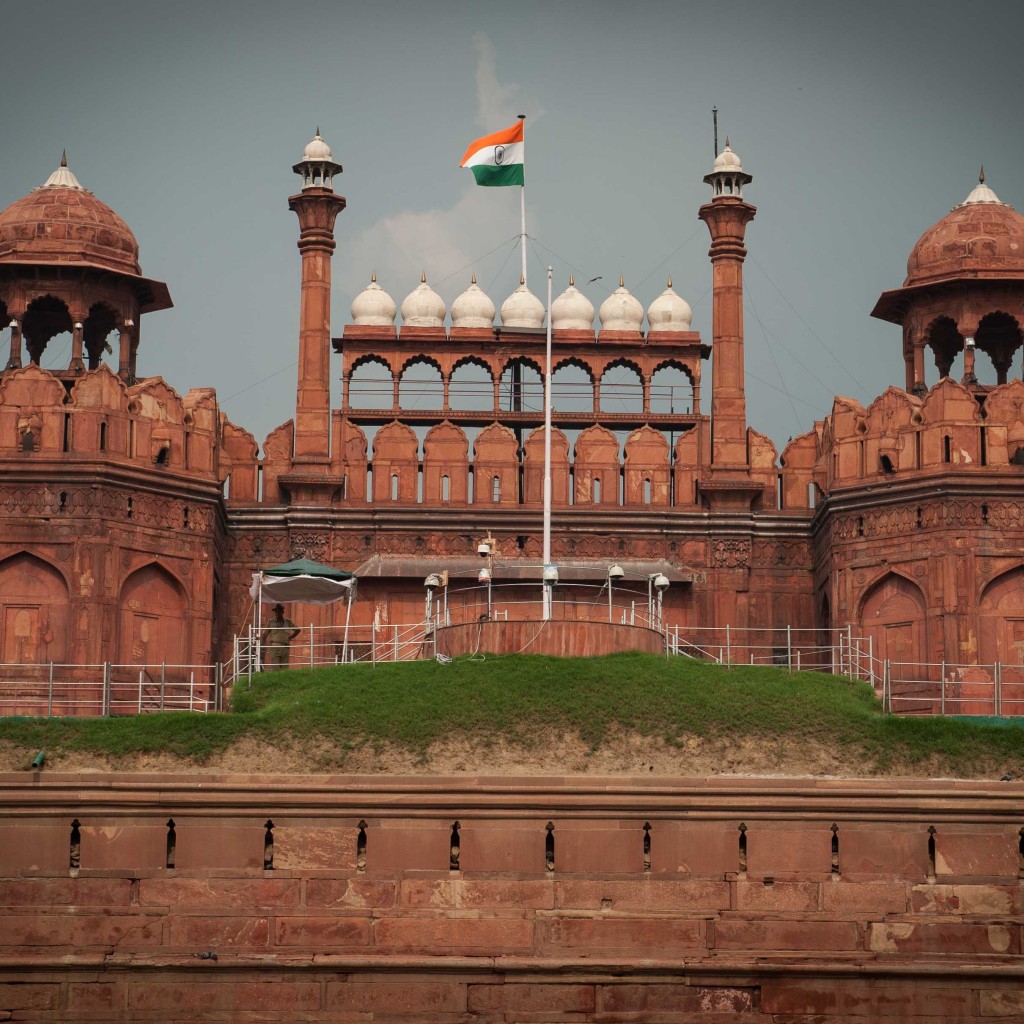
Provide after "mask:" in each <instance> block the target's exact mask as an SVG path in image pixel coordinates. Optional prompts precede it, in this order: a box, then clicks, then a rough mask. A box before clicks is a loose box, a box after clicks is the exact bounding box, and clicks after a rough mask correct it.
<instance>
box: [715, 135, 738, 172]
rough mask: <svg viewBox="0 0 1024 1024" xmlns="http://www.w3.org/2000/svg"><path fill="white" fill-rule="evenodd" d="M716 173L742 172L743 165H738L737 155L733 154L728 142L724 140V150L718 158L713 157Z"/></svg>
mask: <svg viewBox="0 0 1024 1024" xmlns="http://www.w3.org/2000/svg"><path fill="white" fill-rule="evenodd" d="M714 169H715V170H716V171H742V170H743V165H742V164H741V163H740V155H739V153H734V152H733V151H732V147H731V146H730V145H729V140H728V139H726V140H725V149H723V150H722V152H721V153H719V154H718V156H716V157H715V167H714Z"/></svg>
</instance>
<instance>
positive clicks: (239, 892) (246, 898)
mask: <svg viewBox="0 0 1024 1024" xmlns="http://www.w3.org/2000/svg"><path fill="white" fill-rule="evenodd" d="M299 893H300V881H299V879H297V878H142V879H140V880H139V904H140V905H141V906H143V907H172V908H174V907H219V908H223V909H229V908H235V907H253V908H255V907H295V906H298V903H299Z"/></svg>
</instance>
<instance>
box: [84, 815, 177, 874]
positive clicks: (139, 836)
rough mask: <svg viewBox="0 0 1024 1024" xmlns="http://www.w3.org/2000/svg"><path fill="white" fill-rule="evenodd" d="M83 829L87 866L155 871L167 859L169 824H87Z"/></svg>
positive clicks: (104, 868) (85, 863)
mask: <svg viewBox="0 0 1024 1024" xmlns="http://www.w3.org/2000/svg"><path fill="white" fill-rule="evenodd" d="M80 832H81V836H82V852H81V866H82V867H83V868H87V869H89V870H92V869H97V870H110V869H113V870H117V871H126V872H127V871H153V870H155V869H157V868H162V867H164V866H165V865H166V863H167V827H166V826H165V825H157V824H152V825H124V824H110V825H83V826H82V827H81V829H80Z"/></svg>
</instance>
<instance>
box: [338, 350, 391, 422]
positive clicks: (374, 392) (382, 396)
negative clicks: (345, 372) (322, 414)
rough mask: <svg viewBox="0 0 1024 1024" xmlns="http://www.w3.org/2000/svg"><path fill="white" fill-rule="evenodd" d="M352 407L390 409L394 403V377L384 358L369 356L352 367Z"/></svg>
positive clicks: (349, 390)
mask: <svg viewBox="0 0 1024 1024" xmlns="http://www.w3.org/2000/svg"><path fill="white" fill-rule="evenodd" d="M347 388H348V405H349V408H351V409H390V408H391V407H392V405H393V404H394V397H395V392H394V378H393V377H392V374H391V367H390V366H388V364H387V363H386V362H384V360H383V359H379V358H377V357H376V356H371V357H368V358H366V359H364V360H362V361H361V362H359V363H357V364H356V365H355V366H353V367H352V372H351V373H350V374H349V378H348V384H347Z"/></svg>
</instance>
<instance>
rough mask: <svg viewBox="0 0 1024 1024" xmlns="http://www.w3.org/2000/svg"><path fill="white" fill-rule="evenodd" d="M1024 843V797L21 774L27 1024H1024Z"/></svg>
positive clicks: (954, 788) (773, 785)
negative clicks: (1019, 1023) (1022, 1023)
mask: <svg viewBox="0 0 1024 1024" xmlns="http://www.w3.org/2000/svg"><path fill="white" fill-rule="evenodd" d="M171 823H173V824H171ZM1022 824H1024V785H1022V784H1019V783H976V782H951V781H937V782H905V783H894V782H874V781H863V780H858V781H856V782H847V781H841V780H822V781H812V780H800V779H793V780H789V779H740V778H711V779H672V780H664V779H658V780H653V779H648V778H635V779H629V778H621V779H619V778H581V777H576V778H524V779H514V780H513V779H504V778H473V777H452V778H422V777H419V778H417V777H409V778H394V777H365V776H364V777H352V776H336V777H269V778H268V777H265V776H258V775H252V776H241V777H239V776H173V775H118V774H95V775H86V774H81V775H59V774H50V773H46V772H43V773H37V774H31V773H26V774H22V775H14V774H7V775H3V776H0V839H2V841H0V899H2V903H3V907H4V910H3V915H4V920H3V924H2V927H0V1019H5V1020H15V1021H34V1022H42V1021H61V1022H77V1021H83V1022H84V1021H90V1022H97V1021H103V1022H110V1024H112V1022H129V1021H131V1022H136V1021H157V1020H158V1021H162V1022H165V1024H184V1022H186V1021H188V1022H195V1021H233V1022H244V1024H257V1022H259V1024H274V1022H284V1021H288V1022H306V1021H310V1022H311V1021H326V1022H334V1024H341V1022H348V1024H352V1022H357V1021H358V1022H391V1024H397V1022H399V1021H406V1022H411V1021H417V1022H428V1024H457V1022H465V1024H468V1022H474V1024H497V1022H519V1024H524V1022H538V1024H539V1022H548V1024H569V1022H593V1024H598V1022H601V1024H615V1022H634V1024H636V1022H648V1024H697V1022H701V1024H706V1022H714V1024H769V1022H771V1024H867V1022H869V1021H870V1022H873V1024H878V1022H888V1021H893V1022H895V1021H913V1022H917V1024H938V1022H939V1021H947V1020H957V1021H972V1022H978V1024H980V1022H982V1021H986V1022H989V1024H992V1022H994V1021H998V1020H1002V1021H1010V1020H1020V1019H1022V1017H1024V962H1022V958H1021V943H1022V924H1024V918H1022V908H1021V880H1020V876H1021V864H1022V861H1021V834H1020V833H1021V827H1022Z"/></svg>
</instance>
